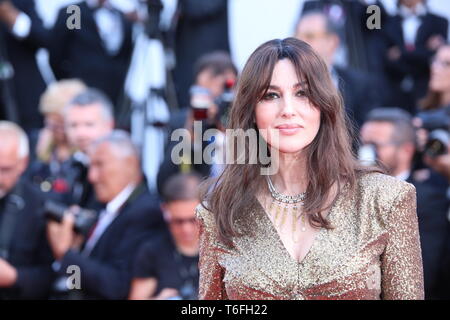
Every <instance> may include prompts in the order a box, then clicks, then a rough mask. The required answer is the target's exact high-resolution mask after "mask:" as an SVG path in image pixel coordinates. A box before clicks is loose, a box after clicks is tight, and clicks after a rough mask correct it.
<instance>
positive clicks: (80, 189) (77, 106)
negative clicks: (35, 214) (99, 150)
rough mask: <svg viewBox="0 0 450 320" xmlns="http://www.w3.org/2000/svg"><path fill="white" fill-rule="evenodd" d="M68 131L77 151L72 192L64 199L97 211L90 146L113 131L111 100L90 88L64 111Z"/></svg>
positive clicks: (70, 178)
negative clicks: (91, 172)
mask: <svg viewBox="0 0 450 320" xmlns="http://www.w3.org/2000/svg"><path fill="white" fill-rule="evenodd" d="M63 115H64V125H65V132H66V135H67V138H68V141H69V144H70V145H71V147H72V148H73V149H74V150H76V151H75V153H74V154H73V155H72V157H71V159H70V160H69V161H70V162H71V163H70V168H71V169H70V171H71V174H70V176H68V177H67V179H69V180H70V181H71V183H70V185H71V189H70V190H69V192H68V193H67V196H66V197H65V201H64V202H65V203H66V204H67V205H73V204H76V205H78V206H80V207H84V208H86V207H87V208H92V209H97V208H98V203H97V201H96V200H95V195H94V192H93V190H92V186H91V184H90V183H89V181H88V177H87V173H88V166H89V157H88V155H87V151H88V147H89V146H90V145H91V144H92V143H93V142H94V141H95V140H98V139H100V138H102V137H105V136H106V135H108V134H109V133H111V131H112V130H113V128H114V117H113V107H112V103H111V101H110V100H109V99H108V98H107V97H106V96H105V95H104V94H103V93H102V92H101V91H99V90H96V89H92V88H90V89H87V90H85V91H83V92H82V93H80V94H78V95H77V96H76V97H75V98H74V99H73V100H72V101H71V102H70V103H69V105H68V106H66V108H65V109H64V111H63Z"/></svg>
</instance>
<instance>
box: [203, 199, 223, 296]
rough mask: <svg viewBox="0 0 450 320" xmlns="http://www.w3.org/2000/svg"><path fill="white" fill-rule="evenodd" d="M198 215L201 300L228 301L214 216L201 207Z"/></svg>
mask: <svg viewBox="0 0 450 320" xmlns="http://www.w3.org/2000/svg"><path fill="white" fill-rule="evenodd" d="M196 215H197V218H198V220H199V223H200V252H199V271H200V283H199V299H200V300H224V299H228V297H227V295H226V292H225V287H224V283H223V277H224V270H223V268H222V267H221V266H220V265H219V262H218V254H219V253H220V252H219V250H218V247H217V237H216V231H215V230H216V229H215V226H214V219H213V216H212V214H211V213H210V212H209V211H207V210H206V209H204V208H203V207H201V205H199V206H198V207H197V208H196Z"/></svg>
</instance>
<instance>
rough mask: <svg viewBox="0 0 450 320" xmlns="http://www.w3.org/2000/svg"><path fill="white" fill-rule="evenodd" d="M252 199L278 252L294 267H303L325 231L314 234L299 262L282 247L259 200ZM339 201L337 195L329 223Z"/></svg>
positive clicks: (331, 208)
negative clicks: (276, 245)
mask: <svg viewBox="0 0 450 320" xmlns="http://www.w3.org/2000/svg"><path fill="white" fill-rule="evenodd" d="M253 197H254V200H255V201H256V202H257V205H258V209H259V212H260V214H262V215H263V216H264V217H263V219H265V220H266V222H267V225H268V228H269V229H270V234H271V236H272V238H273V239H274V240H275V241H276V242H277V244H278V248H279V249H280V251H281V252H282V253H283V254H284V255H286V256H287V257H288V258H289V260H290V261H291V262H293V263H295V264H296V265H298V266H302V265H304V264H305V263H306V262H307V260H308V258H309V257H310V256H311V255H312V254H311V252H312V251H313V249H314V248H315V247H316V246H317V245H316V242H318V241H319V240H320V238H319V237H321V236H322V233H323V232H325V231H326V229H325V228H323V227H322V228H320V230H319V231H318V232H316V233H315V235H314V239H313V240H312V243H311V245H310V246H309V248H308V251H307V252H306V254H305V256H304V257H303V258H302V259H301V260H300V261H299V260H297V259H295V257H293V256H292V255H291V253H290V252H289V250H288V249H287V248H286V246H285V245H284V243H283V240H282V239H281V235H280V233H279V232H278V230H277V229H276V228H275V225H274V224H273V222H272V220H271V219H270V216H269V214H268V213H267V211H266V210H265V209H264V207H263V206H262V204H261V202H260V201H259V199H258V198H257V197H256V196H253ZM339 200H340V195H338V197H337V199H336V201H334V203H333V205H332V206H331V207H330V209H329V211H328V215H327V219H328V221H330V222H332V220H331V218H332V215H333V213H334V211H335V208H336V204H337V203H338V201H339Z"/></svg>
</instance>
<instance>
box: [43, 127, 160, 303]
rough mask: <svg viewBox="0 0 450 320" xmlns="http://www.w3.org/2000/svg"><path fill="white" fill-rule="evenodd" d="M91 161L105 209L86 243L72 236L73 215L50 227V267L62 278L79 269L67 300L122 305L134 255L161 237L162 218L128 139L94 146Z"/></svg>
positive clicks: (115, 135) (113, 137) (114, 136)
mask: <svg viewBox="0 0 450 320" xmlns="http://www.w3.org/2000/svg"><path fill="white" fill-rule="evenodd" d="M89 157H90V159H91V163H90V167H89V180H90V181H91V183H92V184H93V186H94V189H95V193H96V196H97V199H98V200H99V201H100V202H102V203H103V204H105V209H104V210H102V211H101V212H100V216H99V219H98V222H97V224H96V225H95V227H94V228H93V230H92V231H91V232H90V234H89V235H88V237H87V239H86V240H85V241H80V238H79V236H76V235H75V233H74V231H73V223H74V219H73V216H72V215H71V214H67V215H66V216H65V218H64V220H63V222H62V223H61V224H58V223H56V222H50V223H49V225H48V235H49V242H50V245H51V248H52V250H53V254H54V257H55V259H56V260H57V263H55V265H54V267H55V269H56V270H58V273H59V274H60V275H64V274H67V272H68V270H70V267H71V266H76V267H78V268H79V272H80V273H79V284H80V287H78V289H77V287H75V288H70V289H71V290H69V298H77V299H125V298H126V297H127V296H128V291H129V285H130V281H131V264H132V261H133V259H134V255H135V253H136V250H137V248H138V247H139V245H140V244H141V243H142V242H143V241H147V240H149V239H153V238H158V237H159V235H160V232H161V231H162V230H163V229H162V228H164V222H163V218H162V213H161V211H160V209H159V204H158V202H157V201H156V199H155V198H153V197H152V196H151V195H150V193H149V191H148V189H147V187H146V184H145V180H144V179H143V178H142V174H141V170H140V163H139V157H138V152H137V150H136V148H135V147H134V145H133V144H132V142H131V139H130V137H129V135H128V134H127V133H125V132H124V131H120V130H117V131H113V132H112V133H111V134H110V135H108V136H107V137H105V138H103V139H100V140H99V141H97V142H95V143H94V144H93V145H92V147H91V148H90V150H89ZM81 242H83V245H82V246H81V247H80V245H79V244H80V243H81ZM75 283H76V281H75Z"/></svg>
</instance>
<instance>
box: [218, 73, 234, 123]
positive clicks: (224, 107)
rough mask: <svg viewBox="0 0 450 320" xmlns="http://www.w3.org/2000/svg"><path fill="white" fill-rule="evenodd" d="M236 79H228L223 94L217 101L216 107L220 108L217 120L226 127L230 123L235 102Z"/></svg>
mask: <svg viewBox="0 0 450 320" xmlns="http://www.w3.org/2000/svg"><path fill="white" fill-rule="evenodd" d="M234 84H235V81H234V79H227V80H226V81H225V84H224V91H223V93H222V94H221V95H220V96H219V97H217V99H216V100H215V103H216V105H217V106H218V107H219V112H217V120H219V121H220V122H221V123H222V125H223V126H226V124H227V122H228V114H229V111H230V108H231V105H232V104H233V100H234V92H233V87H234Z"/></svg>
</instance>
